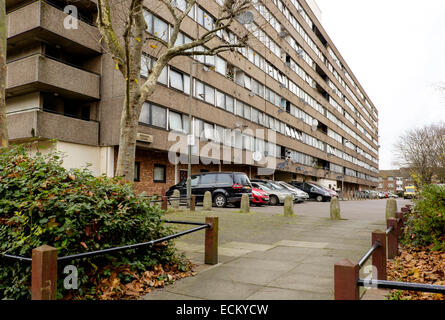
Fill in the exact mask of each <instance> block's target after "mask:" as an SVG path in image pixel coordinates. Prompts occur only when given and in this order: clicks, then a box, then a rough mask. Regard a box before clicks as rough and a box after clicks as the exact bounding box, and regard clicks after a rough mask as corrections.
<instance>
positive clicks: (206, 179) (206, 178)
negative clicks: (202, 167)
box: [201, 174, 216, 185]
mask: <svg viewBox="0 0 445 320" xmlns="http://www.w3.org/2000/svg"><path fill="white" fill-rule="evenodd" d="M215 183H216V174H203V175H202V176H201V184H202V185H204V184H206V185H214V184H215Z"/></svg>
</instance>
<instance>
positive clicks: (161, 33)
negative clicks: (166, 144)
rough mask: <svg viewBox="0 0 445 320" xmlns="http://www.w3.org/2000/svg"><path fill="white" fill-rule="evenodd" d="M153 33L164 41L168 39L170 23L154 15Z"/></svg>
mask: <svg viewBox="0 0 445 320" xmlns="http://www.w3.org/2000/svg"><path fill="white" fill-rule="evenodd" d="M153 34H154V35H155V36H156V37H158V38H161V39H162V40H164V41H167V40H168V24H167V23H165V22H164V21H162V20H160V19H158V18H156V17H154V19H153Z"/></svg>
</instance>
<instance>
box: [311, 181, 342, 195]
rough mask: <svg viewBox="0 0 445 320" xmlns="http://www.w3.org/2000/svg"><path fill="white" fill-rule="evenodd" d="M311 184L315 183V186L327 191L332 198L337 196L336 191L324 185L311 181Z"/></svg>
mask: <svg viewBox="0 0 445 320" xmlns="http://www.w3.org/2000/svg"><path fill="white" fill-rule="evenodd" d="M311 184H313V185H315V186H317V187H319V188H321V189H323V190H325V191H327V192H329V194H330V195H331V197H332V198H338V193H337V192H336V191H335V190H331V189H329V188H327V187H325V186H322V185H319V184H318V183H313V182H311Z"/></svg>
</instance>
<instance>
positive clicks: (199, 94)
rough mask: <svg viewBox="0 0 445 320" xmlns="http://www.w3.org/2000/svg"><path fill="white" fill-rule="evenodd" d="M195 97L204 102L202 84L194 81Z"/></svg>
mask: <svg viewBox="0 0 445 320" xmlns="http://www.w3.org/2000/svg"><path fill="white" fill-rule="evenodd" d="M195 97H197V98H198V99H201V100H204V97H205V95H204V83H202V82H200V81H198V80H195Z"/></svg>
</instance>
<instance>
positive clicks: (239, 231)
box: [144, 200, 408, 300]
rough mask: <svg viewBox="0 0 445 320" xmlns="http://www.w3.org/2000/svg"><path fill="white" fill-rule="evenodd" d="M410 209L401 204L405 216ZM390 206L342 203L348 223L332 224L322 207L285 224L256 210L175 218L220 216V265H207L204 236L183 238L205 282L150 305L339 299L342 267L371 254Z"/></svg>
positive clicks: (304, 207) (187, 284)
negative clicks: (336, 273)
mask: <svg viewBox="0 0 445 320" xmlns="http://www.w3.org/2000/svg"><path fill="white" fill-rule="evenodd" d="M406 203H408V201H404V200H399V201H398V208H400V207H401V206H403V205H405V204H406ZM385 205H386V202H385V200H366V201H345V202H341V203H340V206H341V210H342V218H343V219H342V220H341V221H331V220H330V219H329V203H315V202H307V203H304V204H297V205H295V208H294V211H295V212H296V216H295V217H284V215H283V214H282V213H283V207H261V208H257V207H252V208H251V210H252V213H250V214H241V213H239V212H238V209H235V208H227V209H214V210H212V211H211V212H203V211H200V210H201V207H197V211H196V212H195V213H190V212H180V213H173V214H168V215H167V218H168V219H171V220H173V219H181V220H185V221H199V222H202V221H204V217H205V216H218V217H219V219H220V222H219V224H220V229H219V245H220V246H219V262H220V263H219V264H218V265H216V266H207V265H203V261H204V232H198V233H193V234H190V235H187V236H185V237H181V238H180V239H178V240H177V241H176V245H177V248H178V250H179V251H182V252H184V253H185V254H186V256H187V257H188V258H189V259H190V260H192V262H194V263H195V264H197V271H198V273H197V275H196V276H195V277H191V278H186V279H183V280H180V281H178V282H176V283H175V284H173V285H170V286H167V287H165V288H163V289H159V290H155V291H153V292H152V293H150V294H148V295H146V296H145V297H144V299H148V300H152V299H161V300H163V299H174V300H176V299H186V300H187V299H210V300H215V299H222V300H228V299H237V300H244V299H246V300H249V299H256V300H275V299H276V300H313V299H322V300H325V299H333V297H334V296H333V293H334V292H333V270H334V263H335V262H337V261H339V260H342V259H344V258H348V259H349V260H351V261H358V260H359V259H360V258H361V256H363V254H364V253H365V252H366V251H367V250H368V249H369V247H370V246H371V232H372V231H374V230H376V229H381V230H384V229H386V223H385ZM186 228H188V227H187V226H178V230H184V229H186ZM365 270H366V267H364V268H362V272H363V271H365ZM362 276H363V277H364V276H366V274H362ZM367 296H368V298H374V299H376V298H377V297H380V298H383V296H382V294H380V295H374V296H372V297H371V295H365V298H366V297H367Z"/></svg>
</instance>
